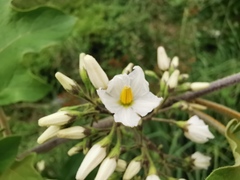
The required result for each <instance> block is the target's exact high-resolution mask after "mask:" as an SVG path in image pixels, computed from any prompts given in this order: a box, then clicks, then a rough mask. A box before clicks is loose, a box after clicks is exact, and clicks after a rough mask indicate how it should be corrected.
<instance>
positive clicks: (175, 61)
mask: <svg viewBox="0 0 240 180" xmlns="http://www.w3.org/2000/svg"><path fill="white" fill-rule="evenodd" d="M170 66H171V67H173V68H174V69H176V68H177V67H178V66H179V58H178V57H177V56H175V57H173V59H172V61H171V65H170Z"/></svg>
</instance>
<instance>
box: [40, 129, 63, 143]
mask: <svg viewBox="0 0 240 180" xmlns="http://www.w3.org/2000/svg"><path fill="white" fill-rule="evenodd" d="M59 130H60V127H59V126H49V127H48V128H47V129H46V130H45V131H44V132H43V133H42V134H41V135H40V136H39V138H38V139H37V143H38V144H42V143H44V142H45V141H47V140H49V139H51V138H53V137H55V136H56V135H57V132H58V131H59Z"/></svg>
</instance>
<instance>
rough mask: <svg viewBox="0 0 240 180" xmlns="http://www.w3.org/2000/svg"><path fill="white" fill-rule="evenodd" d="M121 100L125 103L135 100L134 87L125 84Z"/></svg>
mask: <svg viewBox="0 0 240 180" xmlns="http://www.w3.org/2000/svg"><path fill="white" fill-rule="evenodd" d="M120 101H121V103H122V104H123V105H129V104H131V103H132V101H133V93H132V89H131V88H130V87H129V86H124V87H123V89H122V92H121V95H120Z"/></svg>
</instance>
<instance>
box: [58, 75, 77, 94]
mask: <svg viewBox="0 0 240 180" xmlns="http://www.w3.org/2000/svg"><path fill="white" fill-rule="evenodd" d="M55 77H56V78H57V80H58V81H59V83H60V84H61V85H62V86H63V88H64V89H65V90H66V91H72V90H73V89H74V87H75V88H76V87H78V84H77V83H76V82H75V81H74V80H72V79H71V78H69V77H67V76H66V75H64V74H62V73H60V72H57V73H56V74H55Z"/></svg>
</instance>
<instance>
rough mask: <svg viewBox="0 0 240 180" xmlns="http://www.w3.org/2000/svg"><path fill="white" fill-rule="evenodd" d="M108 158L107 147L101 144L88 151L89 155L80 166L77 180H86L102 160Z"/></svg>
mask: <svg viewBox="0 0 240 180" xmlns="http://www.w3.org/2000/svg"><path fill="white" fill-rule="evenodd" d="M105 157H106V147H102V146H101V145H99V144H95V145H93V146H92V147H91V149H90V150H89V151H88V153H87V155H86V156H85V158H84V159H83V161H82V164H81V165H80V167H79V169H78V171H77V175H76V179H77V180H84V179H85V178H86V177H87V175H88V174H89V173H90V172H91V171H92V170H93V169H94V168H95V167H97V166H98V165H99V164H100V163H101V162H102V160H103V159H104V158H105Z"/></svg>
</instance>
